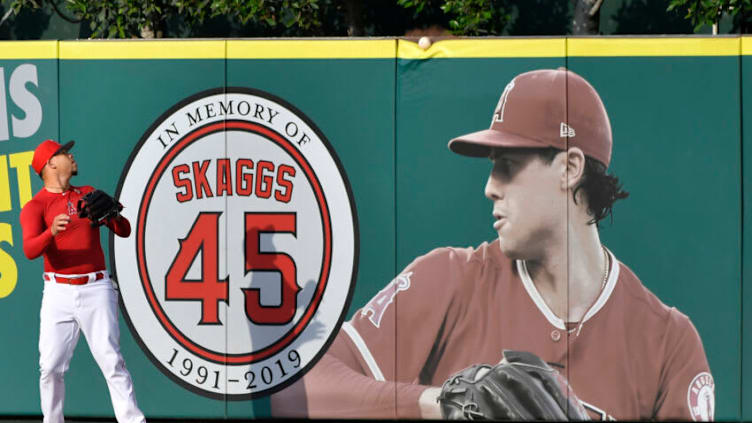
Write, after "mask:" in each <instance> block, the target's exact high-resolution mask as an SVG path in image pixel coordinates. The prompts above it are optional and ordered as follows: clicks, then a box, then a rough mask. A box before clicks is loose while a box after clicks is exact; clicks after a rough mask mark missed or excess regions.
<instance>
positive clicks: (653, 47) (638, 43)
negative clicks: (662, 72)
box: [567, 36, 740, 57]
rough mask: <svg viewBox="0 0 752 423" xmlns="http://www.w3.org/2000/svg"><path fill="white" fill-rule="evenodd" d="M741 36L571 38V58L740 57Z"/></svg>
mask: <svg viewBox="0 0 752 423" xmlns="http://www.w3.org/2000/svg"><path fill="white" fill-rule="evenodd" d="M739 52H740V38H739V37H717V36H716V37H712V38H706V37H681V38H680V37H662V38H655V37H650V38H595V37H594V38H568V39H567V54H568V56H569V57H608V56H613V57H625V56H627V57H630V56H631V57H640V56H664V57H669V56H737V55H739Z"/></svg>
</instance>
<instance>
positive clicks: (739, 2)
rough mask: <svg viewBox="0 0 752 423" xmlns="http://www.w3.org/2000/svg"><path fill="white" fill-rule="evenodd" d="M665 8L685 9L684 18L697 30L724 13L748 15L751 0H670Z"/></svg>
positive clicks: (734, 15) (736, 16) (716, 19)
mask: <svg viewBox="0 0 752 423" xmlns="http://www.w3.org/2000/svg"><path fill="white" fill-rule="evenodd" d="M667 10H668V11H673V10H675V11H680V10H686V15H685V18H686V19H689V20H690V22H692V25H694V30H695V32H697V31H698V30H699V29H700V28H702V27H703V26H705V25H714V24H717V23H718V21H719V20H720V19H721V16H722V15H723V14H724V13H725V14H728V15H730V16H732V17H734V18H739V17H744V16H749V15H750V14H751V12H752V0H671V1H670V2H669V6H668V9H667ZM735 20H736V19H735Z"/></svg>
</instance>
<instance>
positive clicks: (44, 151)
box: [31, 140, 75, 175]
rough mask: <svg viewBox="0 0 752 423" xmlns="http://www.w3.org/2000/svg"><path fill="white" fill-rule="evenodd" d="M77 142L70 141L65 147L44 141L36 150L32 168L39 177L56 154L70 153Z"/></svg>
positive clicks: (51, 141) (50, 141)
mask: <svg viewBox="0 0 752 423" xmlns="http://www.w3.org/2000/svg"><path fill="white" fill-rule="evenodd" d="M73 144H75V141H68V142H67V143H65V145H60V144H58V143H57V142H55V141H53V140H44V141H42V143H41V144H39V145H38V146H37V148H36V150H34V157H33V158H32V159H31V167H32V168H33V169H34V172H36V173H37V175H41V174H42V169H43V168H44V165H46V164H47V162H48V161H49V160H50V159H51V158H52V156H54V155H56V154H60V153H62V152H63V151H68V150H70V149H71V148H73Z"/></svg>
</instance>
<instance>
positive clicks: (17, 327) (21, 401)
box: [0, 60, 58, 415]
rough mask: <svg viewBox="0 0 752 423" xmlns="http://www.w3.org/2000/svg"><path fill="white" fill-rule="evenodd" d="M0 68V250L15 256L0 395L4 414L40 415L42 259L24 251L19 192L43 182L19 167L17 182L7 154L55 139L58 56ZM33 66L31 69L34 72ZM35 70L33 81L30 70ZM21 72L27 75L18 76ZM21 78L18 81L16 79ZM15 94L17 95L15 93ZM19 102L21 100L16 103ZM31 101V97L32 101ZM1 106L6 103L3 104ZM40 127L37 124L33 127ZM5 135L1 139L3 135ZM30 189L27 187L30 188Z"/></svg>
mask: <svg viewBox="0 0 752 423" xmlns="http://www.w3.org/2000/svg"><path fill="white" fill-rule="evenodd" d="M0 69H2V70H3V72H2V73H3V75H4V78H2V79H0V83H1V84H3V86H4V90H3V91H4V93H5V96H4V97H1V96H0V102H4V103H3V104H0V111H6V112H7V113H5V114H0V125H3V126H4V125H5V122H7V126H8V138H9V139H8V138H5V137H0V160H1V161H2V162H4V163H2V165H4V166H7V169H8V179H7V180H4V179H3V178H0V192H3V194H5V193H9V194H10V200H11V203H10V210H3V211H0V224H4V225H5V224H7V225H10V226H11V231H12V237H13V245H12V246H11V245H10V244H9V243H8V242H7V240H0V249H2V250H3V252H5V253H7V254H8V255H9V256H10V257H11V258H12V260H13V263H14V264H15V266H16V269H17V280H16V284H15V287H14V289H13V290H12V291H10V293H9V294H8V295H7V296H5V297H4V298H0V310H2V312H3V315H4V316H6V318H4V319H2V321H0V338H2V339H3V345H5V346H7V347H6V348H4V349H3V356H4V357H3V359H2V360H0V374H2V375H3V380H4V382H3V383H0V398H8V399H9V398H13V399H14V400H13V401H4V402H3V406H2V407H1V408H2V409H0V412H2V413H4V414H24V415H26V414H39V413H40V409H39V349H38V347H37V344H38V340H39V308H40V306H41V301H42V289H43V283H42V271H43V270H42V259H41V258H38V259H36V260H33V261H30V260H28V259H27V258H26V256H24V254H23V238H22V232H21V225H20V224H19V221H18V217H19V215H20V213H21V203H20V201H21V198H20V195H21V191H24V192H23V194H24V195H27V196H28V195H31V196H33V194H34V193H36V192H37V191H38V190H39V189H40V188H41V186H42V182H41V180H40V179H39V177H38V176H36V174H34V171H33V170H32V169H31V167H30V166H29V167H27V168H22V169H20V173H28V175H29V181H30V186H29V187H26V188H24V187H23V186H19V183H18V175H19V171H17V170H16V169H14V168H12V167H11V164H10V160H9V159H10V156H11V155H14V154H19V153H24V152H33V150H34V149H35V148H36V146H37V145H38V144H39V143H40V142H41V141H43V140H44V139H46V138H53V139H57V138H58V104H57V99H58V92H57V89H58V85H57V60H0ZM32 69H33V70H32ZM34 71H35V73H36V83H34V82H33V77H32V76H33V74H34ZM22 74H25V76H24V75H22ZM14 75H15V77H14V79H15V80H16V81H28V82H25V83H24V84H23V85H24V86H25V90H24V91H27V92H28V93H24V94H22V97H29V98H28V99H31V98H32V97H33V98H35V99H36V101H37V102H38V104H39V106H41V115H39V114H38V113H36V112H34V111H33V109H27V108H26V107H27V106H20V105H19V104H17V103H25V101H24V100H23V99H19V98H14V96H13V95H12V94H11V89H10V84H11V78H12V77H13V76H14ZM19 78H20V79H19ZM17 95H18V94H17ZM19 100H20V101H19ZM32 101H33V100H32ZM3 106H5V107H3ZM12 117H15V118H16V119H22V120H26V119H30V120H29V122H32V121H33V122H35V123H34V125H33V126H31V127H29V129H28V131H31V130H32V129H33V127H36V129H35V130H34V131H33V133H31V134H27V133H24V131H19V130H18V129H19V128H17V127H16V128H14V125H13V122H12ZM37 125H38V126H37ZM3 138H5V139H3ZM28 188H30V189H28ZM11 276H12V275H11V269H9V268H8V269H7V270H6V268H3V266H2V265H1V264H0V291H3V290H5V289H7V288H3V287H2V286H6V287H7V286H9V285H7V283H8V281H9V280H10V279H9V278H11Z"/></svg>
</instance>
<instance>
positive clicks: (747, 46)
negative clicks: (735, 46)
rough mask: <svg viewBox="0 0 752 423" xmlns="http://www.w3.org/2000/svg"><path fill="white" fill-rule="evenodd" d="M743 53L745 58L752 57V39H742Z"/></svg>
mask: <svg viewBox="0 0 752 423" xmlns="http://www.w3.org/2000/svg"><path fill="white" fill-rule="evenodd" d="M741 43H742V47H741V52H742V55H743V56H750V55H752V37H742V41H741Z"/></svg>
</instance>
